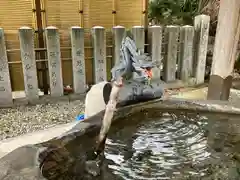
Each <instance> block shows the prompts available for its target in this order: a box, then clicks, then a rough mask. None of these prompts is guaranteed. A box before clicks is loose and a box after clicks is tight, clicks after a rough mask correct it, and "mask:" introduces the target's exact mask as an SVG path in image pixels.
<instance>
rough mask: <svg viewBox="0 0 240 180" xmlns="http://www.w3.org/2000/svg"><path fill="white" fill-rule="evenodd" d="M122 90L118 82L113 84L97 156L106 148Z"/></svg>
mask: <svg viewBox="0 0 240 180" xmlns="http://www.w3.org/2000/svg"><path fill="white" fill-rule="evenodd" d="M120 90H121V86H119V85H118V84H117V82H113V87H112V91H111V94H110V98H109V102H108V104H107V106H106V110H105V114H104V117H103V120H102V127H101V130H100V133H99V136H98V142H97V147H96V151H95V153H96V155H97V156H98V155H99V154H101V153H102V152H103V150H104V147H105V141H106V138H107V134H108V132H109V129H110V127H111V124H112V119H113V114H114V111H115V110H116V105H117V102H118V98H119V92H120Z"/></svg>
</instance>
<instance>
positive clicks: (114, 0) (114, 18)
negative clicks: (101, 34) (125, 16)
mask: <svg viewBox="0 0 240 180" xmlns="http://www.w3.org/2000/svg"><path fill="white" fill-rule="evenodd" d="M116 14H117V11H116V0H112V15H113V20H112V21H113V26H116Z"/></svg>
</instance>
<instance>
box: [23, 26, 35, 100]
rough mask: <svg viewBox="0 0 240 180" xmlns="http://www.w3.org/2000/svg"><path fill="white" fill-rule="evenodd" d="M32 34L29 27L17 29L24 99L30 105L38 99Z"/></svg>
mask: <svg viewBox="0 0 240 180" xmlns="http://www.w3.org/2000/svg"><path fill="white" fill-rule="evenodd" d="M33 37H34V34H33V30H32V28H30V27H22V28H20V29H19V40H20V49H21V59H22V68H23V76H24V87H25V93H26V98H27V99H28V101H29V102H30V103H34V101H36V100H37V99H38V78H37V69H36V59H35V50H34V38H33Z"/></svg>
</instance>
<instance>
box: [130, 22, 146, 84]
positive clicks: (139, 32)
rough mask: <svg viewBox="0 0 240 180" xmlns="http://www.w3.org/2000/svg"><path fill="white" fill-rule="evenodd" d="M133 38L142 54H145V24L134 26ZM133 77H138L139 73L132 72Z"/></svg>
mask: <svg viewBox="0 0 240 180" xmlns="http://www.w3.org/2000/svg"><path fill="white" fill-rule="evenodd" d="M132 36H133V40H134V41H135V43H136V47H137V49H138V52H139V53H140V54H144V44H145V31H144V27H143V26H133V28H132ZM132 77H133V79H135V78H137V77H138V75H137V74H136V73H135V72H134V73H133V74H132Z"/></svg>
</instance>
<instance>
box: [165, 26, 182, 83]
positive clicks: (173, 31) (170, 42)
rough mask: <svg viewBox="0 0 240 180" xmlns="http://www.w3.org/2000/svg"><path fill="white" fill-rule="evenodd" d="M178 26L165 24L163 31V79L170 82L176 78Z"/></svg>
mask: <svg viewBox="0 0 240 180" xmlns="http://www.w3.org/2000/svg"><path fill="white" fill-rule="evenodd" d="M178 36H179V27H178V26H167V27H166V32H165V42H166V43H167V44H166V52H165V57H164V66H163V71H164V74H163V75H164V76H163V77H164V81H166V82H170V81H175V80H176V64H177V51H178Z"/></svg>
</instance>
